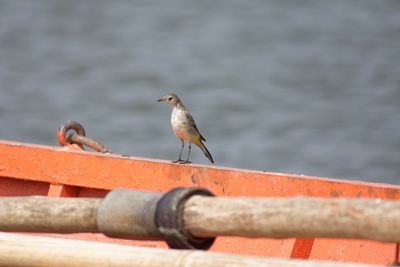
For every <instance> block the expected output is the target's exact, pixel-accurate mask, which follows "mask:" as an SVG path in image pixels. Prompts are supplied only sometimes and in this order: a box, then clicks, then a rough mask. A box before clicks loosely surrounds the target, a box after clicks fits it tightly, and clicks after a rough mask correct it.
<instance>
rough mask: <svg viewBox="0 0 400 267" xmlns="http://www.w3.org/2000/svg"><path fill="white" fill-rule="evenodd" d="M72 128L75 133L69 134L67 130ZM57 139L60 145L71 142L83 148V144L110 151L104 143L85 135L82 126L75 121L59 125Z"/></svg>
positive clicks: (67, 144)
mask: <svg viewBox="0 0 400 267" xmlns="http://www.w3.org/2000/svg"><path fill="white" fill-rule="evenodd" d="M70 130H73V131H75V133H72V134H69V135H68V131H70ZM57 139H58V142H59V143H60V145H62V146H70V145H72V144H76V145H78V146H79V147H80V148H81V149H82V150H84V147H83V146H84V145H85V146H87V147H90V148H92V149H94V150H95V151H97V152H101V153H111V150H110V149H109V148H108V147H106V146H105V145H103V144H101V143H99V142H97V141H95V140H93V139H92V138H89V137H87V136H86V132H85V129H84V128H83V126H82V125H81V124H80V123H78V122H76V121H67V122H66V123H64V124H63V125H61V126H60V129H59V130H58V134H57Z"/></svg>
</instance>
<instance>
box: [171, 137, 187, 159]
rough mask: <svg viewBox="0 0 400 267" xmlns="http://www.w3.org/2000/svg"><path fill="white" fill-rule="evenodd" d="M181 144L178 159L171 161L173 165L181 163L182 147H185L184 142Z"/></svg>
mask: <svg viewBox="0 0 400 267" xmlns="http://www.w3.org/2000/svg"><path fill="white" fill-rule="evenodd" d="M181 142H182V147H181V152H180V153H179V158H178V159H177V160H175V161H173V163H183V160H182V159H181V156H182V151H183V147H184V146H185V142H184V141H181Z"/></svg>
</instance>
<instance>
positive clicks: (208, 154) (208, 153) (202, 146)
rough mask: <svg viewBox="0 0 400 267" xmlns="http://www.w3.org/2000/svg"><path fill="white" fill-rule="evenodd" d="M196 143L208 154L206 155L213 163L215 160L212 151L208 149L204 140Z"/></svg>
mask: <svg viewBox="0 0 400 267" xmlns="http://www.w3.org/2000/svg"><path fill="white" fill-rule="evenodd" d="M195 145H197V146H198V147H199V148H200V149H201V151H203V153H204V155H206V157H207V158H208V159H209V160H210V161H211V163H214V160H213V158H212V156H211V153H210V151H208V149H207V148H206V146H205V145H204V144H203V142H202V141H201V140H199V142H198V143H197V142H196V143H195Z"/></svg>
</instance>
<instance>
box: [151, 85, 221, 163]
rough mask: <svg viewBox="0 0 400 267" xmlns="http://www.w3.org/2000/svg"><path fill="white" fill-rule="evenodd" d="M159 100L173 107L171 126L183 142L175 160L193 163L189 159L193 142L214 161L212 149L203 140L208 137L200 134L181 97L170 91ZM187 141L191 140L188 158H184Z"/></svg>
mask: <svg viewBox="0 0 400 267" xmlns="http://www.w3.org/2000/svg"><path fill="white" fill-rule="evenodd" d="M157 101H159V102H164V103H166V104H169V105H171V106H172V107H173V108H172V113H171V126H172V130H173V131H174V134H175V135H176V137H177V138H178V139H179V140H180V141H181V143H182V147H181V151H180V152H179V157H178V159H177V160H176V161H173V162H174V163H180V164H188V163H191V162H190V161H189V157H190V149H191V147H192V144H195V145H196V146H198V147H199V148H200V149H201V151H203V153H204V155H205V156H206V157H207V158H208V159H209V160H210V161H211V163H214V159H213V157H212V156H211V153H210V151H208V149H207V147H206V146H205V145H204V144H203V141H204V142H205V141H206V139H205V138H204V137H203V136H202V135H201V134H200V131H199V129H198V128H197V126H196V123H195V122H194V119H193V117H192V115H191V114H190V112H189V110H188V109H187V108H186V107H185V106H184V105H183V103H182V101H181V100H180V99H179V97H178V96H177V95H176V94H173V93H169V94H166V95H165V96H163V97H162V98H161V99H158V100H157ZM185 141H187V142H189V151H188V155H187V159H186V160H182V159H181V156H182V151H183V148H184V147H185Z"/></svg>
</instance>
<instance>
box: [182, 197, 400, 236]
mask: <svg viewBox="0 0 400 267" xmlns="http://www.w3.org/2000/svg"><path fill="white" fill-rule="evenodd" d="M184 222H185V227H186V229H187V230H189V231H190V232H191V233H192V234H193V235H194V236H198V237H211V236H216V235H226V236H246V237H273V238H289V237H335V238H352V239H372V240H378V241H384V242H400V227H399V226H400V201H387V200H381V199H343V198H342V199H339V198H332V199H324V198H306V197H292V198H227V197H218V198H207V197H201V196H194V197H192V198H190V199H189V200H188V201H187V202H186V204H185V210H184Z"/></svg>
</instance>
